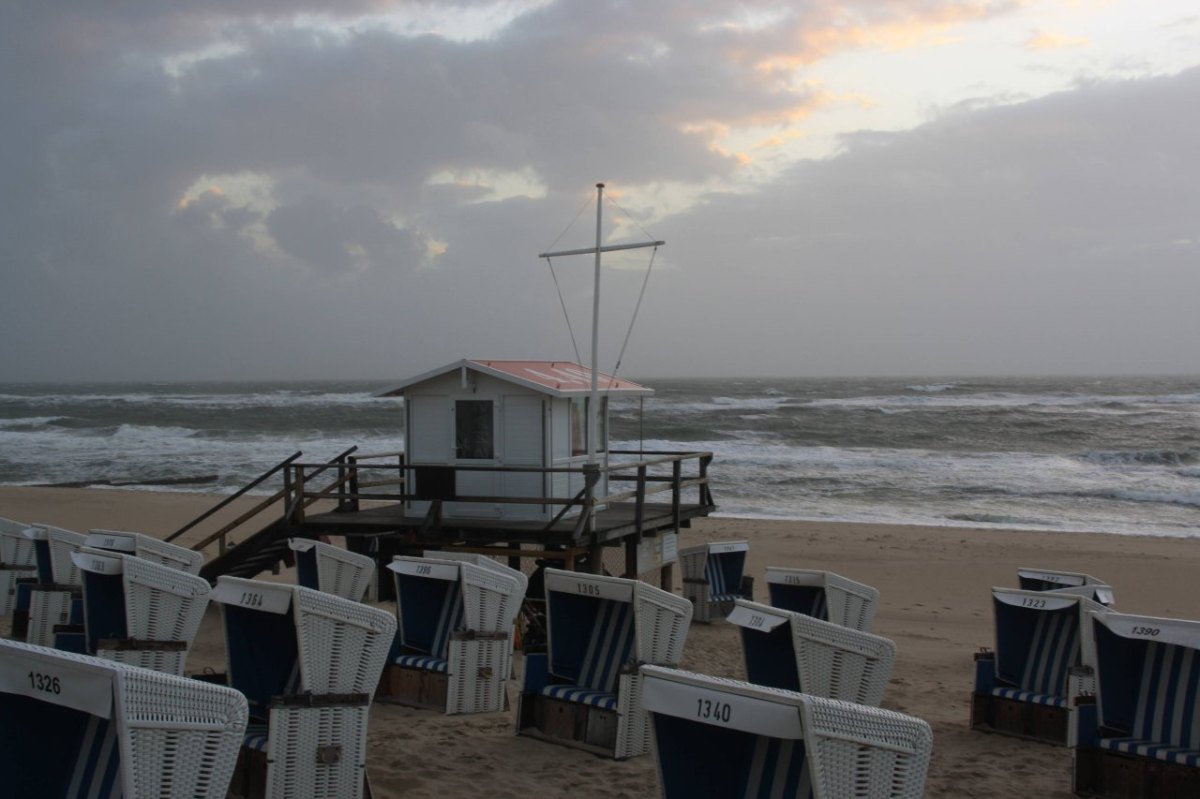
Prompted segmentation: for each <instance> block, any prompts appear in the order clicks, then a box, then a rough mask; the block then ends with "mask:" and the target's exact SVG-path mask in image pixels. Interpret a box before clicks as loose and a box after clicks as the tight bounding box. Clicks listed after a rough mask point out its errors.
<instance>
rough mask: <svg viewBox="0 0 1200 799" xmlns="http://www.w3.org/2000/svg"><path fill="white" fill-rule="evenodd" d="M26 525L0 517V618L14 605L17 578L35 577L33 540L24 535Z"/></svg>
mask: <svg viewBox="0 0 1200 799" xmlns="http://www.w3.org/2000/svg"><path fill="white" fill-rule="evenodd" d="M28 527H29V525H28V524H25V523H24V522H18V521H14V520H13V519H5V518H0V618H3V617H5V616H8V615H9V614H10V613H12V612H13V608H14V607H16V603H17V580H21V579H30V580H32V579H36V575H37V561H36V558H35V556H34V553H33V541H32V540H30V539H29V538H27V537H26V536H25V530H26V528H28Z"/></svg>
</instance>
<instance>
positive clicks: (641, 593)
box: [517, 569, 692, 759]
mask: <svg viewBox="0 0 1200 799" xmlns="http://www.w3.org/2000/svg"><path fill="white" fill-rule="evenodd" d="M544 575H545V577H544V580H545V593H546V627H547V641H546V652H545V653H539V654H533V653H527V654H526V655H525V669H524V684H523V685H522V687H521V694H520V700H519V705H518V707H517V732H518V733H520V734H527V735H534V736H537V737H541V738H544V739H548V740H552V741H556V742H558V743H563V744H567V745H569V746H575V747H578V748H581V749H586V750H588V751H591V752H595V753H597V754H603V755H607V756H608V757H614V758H617V759H623V758H627V757H634V756H636V755H641V754H645V753H646V752H647V751H649V746H650V741H649V731H650V730H649V723H650V720H649V717H648V716H647V715H646V713H645V711H644V710H643V709H642V705H641V677H640V676H639V675H638V671H637V667H638V666H639V665H641V664H644V663H650V664H659V665H666V666H674V665H678V663H679V660H680V658H681V657H682V656H683V643H684V640H685V639H686V638H687V631H688V626H689V624H690V622H691V618H692V603H691V602H689V601H688V600H686V599H684V598H683V597H678V596H675V595H674V594H671V593H670V592H668V591H663V590H661V589H659V588H655V587H653V586H651V585H648V584H646V583H643V582H639V581H637V580H627V579H622V578H619V577H606V576H602V575H597V574H582V573H578V572H568V571H561V570H559V569H546V570H545V573H544Z"/></svg>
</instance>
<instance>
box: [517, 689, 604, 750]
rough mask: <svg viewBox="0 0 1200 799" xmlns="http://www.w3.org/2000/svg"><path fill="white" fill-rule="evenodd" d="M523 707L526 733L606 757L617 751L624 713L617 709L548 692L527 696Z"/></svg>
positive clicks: (524, 730)
mask: <svg viewBox="0 0 1200 799" xmlns="http://www.w3.org/2000/svg"><path fill="white" fill-rule="evenodd" d="M531 700H532V701H531ZM521 710H522V716H523V717H524V718H522V720H521V721H522V724H521V727H522V729H521V732H522V734H526V735H532V736H534V737H536V738H540V739H542V740H545V741H551V742H553V743H558V744H562V745H564V746H570V747H573V748H575V749H583V750H585V751H588V752H593V753H595V754H598V755H604V756H606V757H612V756H613V753H614V752H615V751H616V746H617V726H618V724H619V722H620V716H619V714H618V713H617V712H616V711H615V710H605V709H604V708H599V707H592V706H590V705H582V704H580V703H578V702H567V701H564V700H561V699H554V698H551V697H548V696H534V697H526V700H525V702H524V703H523V704H522V707H521Z"/></svg>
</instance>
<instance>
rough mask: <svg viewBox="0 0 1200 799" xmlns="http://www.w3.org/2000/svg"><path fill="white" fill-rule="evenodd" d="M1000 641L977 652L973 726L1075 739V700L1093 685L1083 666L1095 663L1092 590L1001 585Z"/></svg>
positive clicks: (995, 597)
mask: <svg viewBox="0 0 1200 799" xmlns="http://www.w3.org/2000/svg"><path fill="white" fill-rule="evenodd" d="M992 607H993V609H994V611H995V617H996V620H995V628H996V647H995V650H994V651H992V652H987V651H984V652H980V653H978V654H977V655H976V656H975V692H974V695H973V698H972V703H971V726H972V728H974V729H979V730H984V731H987V732H998V733H1002V734H1006V735H1014V736H1018V737H1022V738H1033V739H1037V740H1042V741H1047V742H1050V743H1058V744H1065V743H1066V742H1067V728H1068V704H1069V702H1070V700H1072V699H1073V698H1074V697H1076V696H1080V695H1082V694H1085V693H1092V691H1093V690H1094V685H1093V681H1092V680H1091V679H1090V678H1087V677H1085V676H1084V675H1083V674H1082V673H1081V672H1080V671H1079V670H1078V669H1076V668H1075V667H1076V666H1081V665H1087V666H1091V665H1093V664H1094V658H1095V655H1094V648H1093V646H1092V644H1091V632H1090V630H1091V625H1090V624H1089V623H1088V621H1087V617H1088V614H1089V613H1092V612H1095V611H1097V610H1103V607H1104V606H1103V605H1100V604H1098V603H1096V602H1093V601H1092V600H1090V599H1088V598H1087V597H1086V596H1079V595H1076V594H1064V593H1059V592H1046V591H1021V590H1018V589H1007V588H993V589H992Z"/></svg>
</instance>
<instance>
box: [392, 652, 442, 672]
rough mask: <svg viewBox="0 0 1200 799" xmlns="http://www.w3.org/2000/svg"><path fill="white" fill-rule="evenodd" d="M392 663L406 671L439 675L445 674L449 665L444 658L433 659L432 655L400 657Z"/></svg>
mask: <svg viewBox="0 0 1200 799" xmlns="http://www.w3.org/2000/svg"><path fill="white" fill-rule="evenodd" d="M392 662H393V663H395V664H396V665H397V666H403V667H404V668H406V669H421V670H422V671H436V672H440V673H441V674H446V673H447V672H448V671H449V670H450V664H449V663H447V661H446V660H445V658H435V657H434V656H433V655H401V656H400V657H398V658H396V659H395V660H394V661H392Z"/></svg>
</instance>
